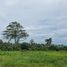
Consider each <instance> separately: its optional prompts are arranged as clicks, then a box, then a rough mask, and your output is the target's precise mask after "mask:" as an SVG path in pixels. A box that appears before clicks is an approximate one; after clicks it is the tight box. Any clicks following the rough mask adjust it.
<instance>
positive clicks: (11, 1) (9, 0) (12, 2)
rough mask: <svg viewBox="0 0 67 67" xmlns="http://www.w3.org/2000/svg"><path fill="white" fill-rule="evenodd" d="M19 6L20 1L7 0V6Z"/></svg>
mask: <svg viewBox="0 0 67 67" xmlns="http://www.w3.org/2000/svg"><path fill="white" fill-rule="evenodd" d="M17 4H19V0H5V5H6V6H15V5H17Z"/></svg>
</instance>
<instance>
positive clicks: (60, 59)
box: [0, 51, 67, 67]
mask: <svg viewBox="0 0 67 67" xmlns="http://www.w3.org/2000/svg"><path fill="white" fill-rule="evenodd" d="M0 67H67V52H66V51H58V52H56V51H0Z"/></svg>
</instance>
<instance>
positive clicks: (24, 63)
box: [0, 22, 67, 67]
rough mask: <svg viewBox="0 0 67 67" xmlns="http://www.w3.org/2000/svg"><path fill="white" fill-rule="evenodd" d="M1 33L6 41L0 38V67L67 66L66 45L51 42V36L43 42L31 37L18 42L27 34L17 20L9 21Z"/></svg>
mask: <svg viewBox="0 0 67 67" xmlns="http://www.w3.org/2000/svg"><path fill="white" fill-rule="evenodd" d="M3 35H4V37H5V38H6V39H8V42H4V41H2V40H1V39H0V67H67V52H66V51H67V46H64V45H62V44H60V45H55V44H52V38H49V39H46V40H45V42H46V43H45V44H44V43H35V42H34V40H33V39H31V40H30V42H29V43H27V42H22V43H20V40H21V39H26V37H28V34H27V32H26V31H25V30H24V28H23V26H21V24H19V23H17V22H11V23H10V24H9V25H8V26H7V27H6V30H5V31H4V32H3ZM11 40H12V41H14V43H13V42H11Z"/></svg>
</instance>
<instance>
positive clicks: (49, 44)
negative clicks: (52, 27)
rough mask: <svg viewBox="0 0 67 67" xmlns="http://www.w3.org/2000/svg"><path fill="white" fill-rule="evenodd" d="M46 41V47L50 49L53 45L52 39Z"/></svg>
mask: <svg viewBox="0 0 67 67" xmlns="http://www.w3.org/2000/svg"><path fill="white" fill-rule="evenodd" d="M45 41H46V45H47V46H48V47H50V46H51V44H52V38H49V39H46V40H45Z"/></svg>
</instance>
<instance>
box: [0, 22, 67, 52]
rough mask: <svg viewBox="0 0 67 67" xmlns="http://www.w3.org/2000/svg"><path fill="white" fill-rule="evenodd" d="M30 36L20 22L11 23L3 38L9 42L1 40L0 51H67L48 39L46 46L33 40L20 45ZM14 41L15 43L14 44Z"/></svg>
mask: <svg viewBox="0 0 67 67" xmlns="http://www.w3.org/2000/svg"><path fill="white" fill-rule="evenodd" d="M28 36H29V34H28V33H27V32H26V30H24V27H23V26H22V25H21V24H20V23H18V22H16V21H15V22H11V23H9V25H8V26H7V27H6V29H5V31H3V37H4V38H5V39H7V40H8V42H3V41H2V40H0V50H4V51H5V50H6V51H11V50H12V51H14V50H43V51H47V50H56V51H59V50H67V46H64V45H56V44H52V38H49V39H46V40H45V42H46V43H45V44H43V43H41V44H40V43H35V42H34V40H33V39H31V40H30V42H29V43H27V42H23V43H20V40H24V39H26V38H27V37H28ZM12 41H13V42H14V43H12Z"/></svg>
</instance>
